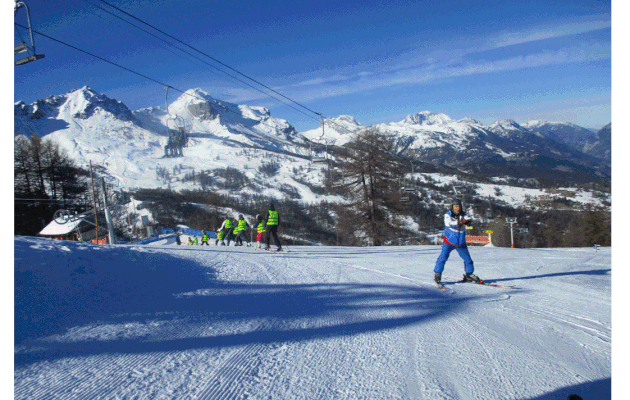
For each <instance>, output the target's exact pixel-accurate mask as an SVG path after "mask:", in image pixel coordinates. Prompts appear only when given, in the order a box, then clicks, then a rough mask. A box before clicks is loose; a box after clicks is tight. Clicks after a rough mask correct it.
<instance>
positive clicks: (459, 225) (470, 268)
mask: <svg viewBox="0 0 630 400" xmlns="http://www.w3.org/2000/svg"><path fill="white" fill-rule="evenodd" d="M470 224H472V218H470V217H469V216H467V215H466V213H465V212H464V211H463V210H462V201H461V200H460V199H454V200H453V203H452V204H451V209H450V210H448V211H447V212H446V213H445V214H444V244H443V245H442V252H441V253H440V256H439V257H438V259H437V261H436V263H435V268H434V269H433V272H435V282H436V283H437V284H440V282H441V281H442V271H444V264H445V263H446V260H448V256H449V255H450V254H451V251H453V250H457V253H458V254H459V256H460V257H461V258H462V259H463V260H464V272H466V274H465V275H464V280H466V281H473V282H479V281H480V280H479V277H478V276H477V275H474V274H473V272H474V271H475V267H474V265H473V260H472V258H470V253H468V246H466V228H465V225H470Z"/></svg>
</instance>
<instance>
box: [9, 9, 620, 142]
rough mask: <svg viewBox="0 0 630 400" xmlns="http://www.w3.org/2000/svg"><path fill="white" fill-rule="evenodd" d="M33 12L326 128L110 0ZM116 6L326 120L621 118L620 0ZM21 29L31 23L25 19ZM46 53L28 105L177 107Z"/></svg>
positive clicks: (20, 92)
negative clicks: (617, 67) (614, 105)
mask: <svg viewBox="0 0 630 400" xmlns="http://www.w3.org/2000/svg"><path fill="white" fill-rule="evenodd" d="M25 1H26V2H27V5H28V6H29V9H30V12H31V19H32V23H33V26H34V28H35V29H36V30H38V31H41V32H42V33H45V34H46V35H49V36H51V37H53V38H55V39H58V40H61V41H64V42H66V43H68V44H71V45H73V46H76V47H78V48H81V49H84V50H86V51H88V52H90V53H93V54H95V55H98V56H100V57H103V58H106V59H108V60H111V61H112V62H115V63H118V64H120V65H123V66H125V67H127V68H129V69H132V70H134V71H137V72H139V73H142V74H144V75H146V76H148V77H151V78H153V79H155V80H158V81H161V82H165V83H167V84H169V85H171V86H173V87H175V88H178V89H182V90H186V89H190V88H195V87H199V88H201V89H204V90H206V91H207V92H209V93H210V94H211V95H212V96H213V97H215V98H217V99H221V100H226V101H231V102H236V103H239V104H250V105H260V106H265V107H268V108H270V109H271V112H272V115H273V116H276V117H280V118H285V119H287V120H288V121H289V122H290V123H292V124H293V125H294V126H296V128H297V129H298V130H306V129H311V128H314V127H316V126H317V121H316V116H315V115H313V114H311V113H310V112H308V111H306V110H303V109H301V108H300V107H299V106H296V105H295V104H292V107H295V108H298V109H300V110H303V111H304V112H305V113H306V114H308V115H305V114H303V113H300V112H297V111H295V110H293V109H291V108H289V107H287V106H285V105H283V104H281V103H279V102H278V101H275V100H273V99H271V98H269V97H267V96H263V95H262V94H261V93H260V92H257V91H254V90H252V89H251V88H249V87H247V86H245V85H243V84H241V83H239V82H236V81H234V80H232V79H230V78H229V77H227V76H226V75H224V74H222V73H220V72H218V71H217V70H216V69H213V68H211V67H210V66H208V65H207V64H204V63H202V62H201V61H199V60H197V59H194V58H192V57H190V56H189V55H186V54H184V53H182V52H180V51H179V50H176V49H174V48H172V47H169V46H168V45H166V44H164V43H162V42H160V41H158V40H157V39H155V38H153V37H151V36H149V35H148V34H146V33H145V32H142V31H140V30H138V29H136V28H134V27H133V26H131V25H128V24H126V23H125V22H122V21H120V20H119V19H117V18H116V17H114V16H112V15H110V14H107V13H105V12H104V11H102V10H100V9H98V8H97V7H95V5H97V6H98V7H101V8H103V9H106V10H108V11H111V12H112V13H115V14H116V15H119V16H123V17H124V18H125V19H127V20H131V21H133V20H132V19H131V18H129V17H126V16H124V15H122V14H121V13H120V12H118V11H116V10H114V9H112V8H110V7H108V6H107V5H106V4H105V3H102V2H101V1H100V0H67V1H54V0H53V1H40V0H37V1H36V0H25ZM107 2H108V3H110V4H112V5H115V6H117V7H120V8H121V9H124V10H125V11H127V12H129V13H130V14H133V15H135V16H136V17H138V18H141V19H142V20H144V21H146V22H149V23H150V24H152V25H154V26H156V27H158V28H160V29H162V30H163V31H165V32H167V33H169V34H171V35H172V36H175V37H177V38H178V39H180V40H182V41H184V42H186V43H188V44H190V45H191V46H193V47H195V48H197V49H199V50H201V51H203V52H204V53H206V54H208V55H210V56H212V57H214V58H216V59H218V60H220V61H221V62H223V63H225V64H228V65H230V66H231V67H233V68H235V69H237V70H238V71H240V72H242V73H244V74H246V75H248V76H250V77H253V78H255V79H256V80H258V81H260V82H262V83H264V84H265V85H267V86H269V87H272V88H274V89H275V90H277V91H279V92H281V93H283V94H284V95H286V96H288V97H289V98H291V99H293V100H295V101H297V102H299V103H301V104H303V105H305V106H306V107H308V108H309V109H311V110H314V111H317V112H321V113H322V114H323V115H324V116H326V117H334V116H338V115H342V114H345V115H352V116H354V117H355V118H356V119H357V120H358V121H359V122H361V123H362V124H364V125H370V124H374V123H381V122H392V121H400V120H402V119H404V118H405V116H406V115H408V114H411V113H415V112H420V111H424V110H429V111H433V112H440V113H445V114H447V115H449V116H451V117H452V118H463V117H472V118H476V119H478V120H480V121H481V122H483V123H485V124H491V123H492V122H494V121H496V120H498V119H504V118H511V119H514V120H516V121H517V122H526V121H529V120H534V119H544V120H549V121H569V122H573V123H576V124H578V125H581V126H584V127H590V128H600V127H602V126H603V125H605V124H607V123H608V122H610V120H611V102H612V100H611V3H610V1H550V0H545V1H526V2H506V1H504V0H503V1H492V0H491V1H448V2H440V1H432V2H420V1H405V0H398V1H396V0H394V1H387V2H383V1H382V0H381V1H366V0H361V1H338V0H337V1H325V0H319V1H297V2H296V1H294V0H292V1H284V0H281V1H270V2H260V1H240V0H236V1H226V0H223V1H213V0H205V1H195V0H191V1H185V0H184V1H171V0H152V1H144V0H143V1H133V0H125V1H122V0H107ZM15 21H16V22H18V23H22V24H25V13H24V11H21V12H18V14H17V16H16V19H15ZM133 23H134V24H136V25H138V26H141V27H143V29H145V30H148V31H152V30H151V29H150V28H148V27H146V26H143V25H142V24H141V23H140V22H138V21H133ZM7 25H8V24H7ZM13 33H14V36H15V30H13ZM154 33H155V34H156V35H158V36H160V37H162V35H160V34H159V33H157V32H154ZM22 35H23V36H24V37H26V35H25V34H24V32H23V31H22ZM35 44H36V48H37V50H38V53H43V54H45V56H46V57H45V58H44V59H42V60H39V61H37V62H34V63H30V64H27V65H24V66H19V67H15V68H14V101H18V100H23V101H25V102H27V103H31V102H33V101H35V100H37V99H41V98H45V97H47V96H49V95H57V94H63V93H65V92H67V91H69V90H71V89H74V88H78V87H81V86H84V85H89V86H90V87H92V88H93V89H94V90H96V91H98V92H100V93H105V94H106V95H107V96H109V97H111V98H115V99H117V100H121V101H122V102H123V103H125V104H126V105H127V106H128V107H129V108H130V109H132V110H136V109H139V108H143V107H151V106H163V105H164V88H163V87H162V86H160V85H159V84H157V83H154V82H151V81H149V80H146V79H144V78H141V77H139V76H137V75H134V74H131V73H129V72H127V71H124V70H122V69H119V68H117V67H115V66H112V65H109V64H107V63H104V62H102V61H99V60H97V59H95V58H92V57H90V56H87V55H84V54H82V53H79V52H77V51H75V50H72V49H70V48H67V47H65V46H62V45H60V44H58V43H55V42H53V41H51V40H49V39H46V38H43V37H39V36H37V35H36V36H35ZM178 46H179V47H183V46H182V45H180V44H178ZM186 50H187V51H188V52H190V53H193V54H195V56H198V57H200V58H202V59H204V60H205V61H206V62H208V63H209V64H211V65H214V66H216V67H218V68H221V69H225V68H222V67H221V66H220V65H219V64H217V63H215V62H213V61H211V60H209V59H206V58H205V57H204V56H202V55H199V54H197V53H195V52H194V51H193V50H190V49H186ZM230 73H231V74H232V75H235V73H233V72H230ZM240 78H241V79H243V78H242V77H240ZM169 96H170V97H172V99H173V100H174V99H175V96H176V94H175V93H173V94H171V93H170V92H169ZM276 96H277V95H276Z"/></svg>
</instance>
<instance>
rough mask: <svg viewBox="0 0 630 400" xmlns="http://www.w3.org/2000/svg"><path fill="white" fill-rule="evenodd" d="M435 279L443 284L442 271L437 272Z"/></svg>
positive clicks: (439, 283)
mask: <svg viewBox="0 0 630 400" xmlns="http://www.w3.org/2000/svg"><path fill="white" fill-rule="evenodd" d="M433 279H435V283H437V284H438V285H441V284H442V273H441V272H436V273H435V275H434V277H433Z"/></svg>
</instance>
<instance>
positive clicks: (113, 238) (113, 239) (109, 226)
mask: <svg viewBox="0 0 630 400" xmlns="http://www.w3.org/2000/svg"><path fill="white" fill-rule="evenodd" d="M101 187H102V189H103V207H105V219H106V220H107V230H108V231H109V244H116V234H115V233H114V226H113V225H112V217H111V215H110V214H109V208H108V207H107V192H106V191H105V177H101Z"/></svg>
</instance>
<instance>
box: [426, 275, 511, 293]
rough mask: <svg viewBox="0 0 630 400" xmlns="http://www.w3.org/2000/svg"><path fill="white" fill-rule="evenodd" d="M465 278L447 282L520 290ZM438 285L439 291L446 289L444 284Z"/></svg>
mask: <svg viewBox="0 0 630 400" xmlns="http://www.w3.org/2000/svg"><path fill="white" fill-rule="evenodd" d="M465 278H466V275H464V278H462V279H459V280H458V279H447V281H449V282H454V283H473V284H476V285H483V286H492V287H496V288H500V289H519V288H518V287H516V286H514V285H501V284H498V283H490V282H485V281H483V280H479V282H476V281H470V280H466V279H465ZM436 285H437V287H438V289H442V290H444V289H446V288H445V287H444V285H442V283H437V282H436Z"/></svg>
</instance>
